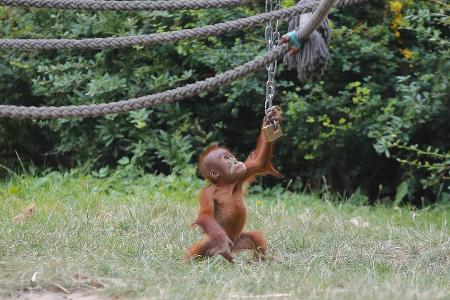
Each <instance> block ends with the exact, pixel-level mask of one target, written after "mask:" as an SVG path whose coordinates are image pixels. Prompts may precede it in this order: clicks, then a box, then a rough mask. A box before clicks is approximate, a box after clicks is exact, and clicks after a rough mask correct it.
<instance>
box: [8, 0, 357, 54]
mask: <svg viewBox="0 0 450 300" xmlns="http://www.w3.org/2000/svg"><path fill="white" fill-rule="evenodd" d="M0 1H5V0H0ZM363 1H365V0H340V1H338V2H337V6H344V5H348V4H349V3H351V4H353V3H357V2H363ZM317 5H318V3H317V2H315V3H311V2H309V3H307V4H301V3H300V4H299V5H296V6H293V7H290V8H285V9H280V10H276V11H273V12H269V13H263V14H259V15H255V16H251V17H246V18H241V19H237V20H233V21H228V22H224V23H218V24H214V25H207V26H204V27H198V28H194V29H183V30H178V31H172V32H163V33H154V34H146V35H137V36H126V37H109V38H89V39H81V40H76V39H0V49H27V50H33V49H45V50H50V49H100V48H123V47H130V46H134V45H151V44H156V43H166V42H176V41H181V40H187V39H194V38H201V37H208V36H217V35H221V34H224V33H226V32H230V31H233V30H238V29H245V28H249V27H252V26H255V25H258V24H262V23H266V22H267V21H269V20H270V19H280V18H291V17H293V16H296V15H299V14H302V13H305V12H310V11H313V10H314V9H315V8H316V7H317ZM305 36H309V35H305Z"/></svg>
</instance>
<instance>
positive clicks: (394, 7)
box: [389, 1, 403, 15]
mask: <svg viewBox="0 0 450 300" xmlns="http://www.w3.org/2000/svg"><path fill="white" fill-rule="evenodd" d="M389 5H390V9H391V11H392V12H393V13H395V14H396V15H399V14H400V13H401V12H402V9H403V4H402V3H401V2H400V1H391V2H390V3H389Z"/></svg>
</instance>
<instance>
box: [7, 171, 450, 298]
mask: <svg viewBox="0 0 450 300" xmlns="http://www.w3.org/2000/svg"><path fill="white" fill-rule="evenodd" d="M201 186H202V182H200V181H198V180H196V179H192V178H190V177H188V176H185V177H178V178H177V177H175V176H169V177H164V176H144V177H142V178H140V179H136V180H133V181H131V180H128V181H127V180H120V179H119V178H107V179H95V178H92V177H91V176H84V175H61V174H58V173H52V174H49V175H48V176H46V177H41V178H34V177H31V176H29V177H27V176H25V177H20V178H19V177H15V178H13V179H10V180H8V181H3V182H0V298H3V297H7V296H13V297H14V296H17V295H18V294H20V293H22V292H23V291H26V290H33V289H37V290H40V289H49V288H52V287H54V286H55V284H56V285H60V286H62V287H64V288H66V289H68V290H69V291H75V290H77V289H80V288H88V289H92V293H96V294H100V295H106V296H107V297H110V296H119V297H120V296H122V297H124V298H132V297H146V298H150V299H238V298H239V296H250V295H268V294H276V293H283V294H289V295H290V296H288V297H286V298H287V299H300V298H301V299H331V298H332V299H449V298H450V237H449V227H448V226H449V225H448V219H449V217H448V215H449V210H448V208H445V207H433V208H428V209H423V210H417V211H415V210H412V209H410V208H397V209H392V208H388V207H386V206H381V205H380V206H377V207H368V206H352V205H350V204H348V203H341V204H339V203H334V204H333V203H330V202H328V201H324V200H319V199H317V197H315V196H314V195H308V194H292V193H283V192H280V191H276V190H273V191H263V192H255V193H251V195H250V196H249V198H248V200H247V203H248V207H249V222H248V226H247V228H249V229H262V230H263V231H264V232H265V233H266V235H267V239H268V240H269V244H270V254H271V255H274V256H277V257H280V258H282V261H281V262H274V261H269V262H262V263H257V264H251V263H248V260H247V259H248V258H249V254H247V253H242V254H240V255H238V257H237V260H236V263H235V264H230V263H227V262H226V261H224V260H223V259H221V258H220V257H217V258H213V259H207V260H204V261H200V262H195V263H190V264H185V263H183V262H182V255H183V249H184V248H185V247H186V246H188V245H190V244H191V243H193V242H194V241H196V240H197V239H199V238H200V237H201V234H200V232H199V230H194V229H192V228H191V227H190V224H191V223H192V221H193V220H194V218H195V215H196V212H197V191H198V189H199V188H200V187H201ZM32 202H34V203H36V206H37V209H38V211H37V213H36V214H35V215H34V216H33V217H32V218H31V219H30V220H29V221H28V222H26V223H25V224H22V225H17V224H14V223H13V222H12V219H13V217H14V216H15V215H17V214H18V213H19V212H20V211H21V210H22V209H23V208H24V207H26V205H28V204H29V203H32ZM35 272H38V273H37V275H36V282H35V283H34V284H32V283H31V278H32V276H33V274H34V273H35ZM77 274H81V275H82V277H81V278H80V277H79V276H77ZM84 276H86V277H84ZM102 284H104V287H103V288H98V287H99V286H101V285H102ZM95 287H97V288H98V289H94V288H95ZM268 298H269V299H270V297H268ZM272 298H274V297H272Z"/></svg>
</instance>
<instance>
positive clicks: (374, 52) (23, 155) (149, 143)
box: [0, 0, 450, 205]
mask: <svg viewBox="0 0 450 300" xmlns="http://www.w3.org/2000/svg"><path fill="white" fill-rule="evenodd" d="M285 2H287V3H285V6H286V5H292V4H293V1H285ZM261 4H263V3H261ZM262 10H263V7H262V6H255V7H252V8H235V9H228V10H226V9H223V10H219V9H218V10H203V11H182V12H171V13H166V12H154V13H151V12H127V13H123V12H98V13H93V12H76V11H59V10H51V9H45V10H44V9H15V8H6V7H2V8H0V19H1V22H0V35H1V36H2V37H9V38H58V37H59V38H84V37H108V36H124V35H132V34H143V33H152V32H161V31H169V30H178V29H181V28H192V27H196V26H202V25H206V24H212V23H216V22H220V21H225V20H231V19H236V18H240V17H244V16H247V15H252V14H255V13H258V12H261V11H262ZM448 10H449V6H448V4H445V3H444V2H441V1H438V0H423V1H412V0H397V1H371V3H368V4H363V5H358V6H356V7H349V8H345V9H336V10H334V11H333V13H332V16H331V20H332V27H333V29H334V34H333V41H332V45H331V49H330V51H331V55H332V59H331V62H330V63H329V66H328V69H327V71H326V73H325V75H324V76H323V79H322V81H320V82H310V83H307V84H304V85H301V84H299V83H298V82H297V80H296V74H295V73H294V72H290V71H286V70H285V69H284V68H283V66H281V70H280V71H279V74H278V82H277V85H278V95H277V98H276V101H277V103H278V104H280V105H281V106H282V108H283V110H284V117H285V122H284V131H285V132H286V136H285V137H284V138H283V139H282V140H281V141H280V142H279V143H278V145H277V150H276V153H277V155H276V160H277V162H276V165H277V166H278V168H279V169H280V170H281V172H282V173H283V174H284V175H285V178H284V185H285V186H287V188H289V189H314V190H319V191H338V192H340V193H341V195H345V193H346V194H347V195H348V194H350V193H352V194H353V196H352V197H351V198H350V200H352V201H367V199H371V200H373V201H394V202H395V203H396V204H399V203H400V202H401V201H404V200H406V199H407V200H409V201H410V202H412V203H414V204H416V205H422V204H426V203H430V202H435V201H441V202H446V201H450V190H449V179H450V152H449V149H450V122H449V121H450V100H449V94H450V93H449V78H450V59H449V58H450V45H449V44H450V41H449V27H450V26H449V22H450V20H449V17H448ZM263 30H264V28H263V26H261V27H258V28H252V29H249V30H247V31H245V32H233V33H229V34H226V35H224V36H220V37H212V38H208V39H204V40H195V41H187V42H181V43H176V44H166V45H158V46H151V47H134V48H128V49H115V50H114V49H105V50H102V51H91V50H75V51H0V55H1V58H0V90H1V93H2V100H1V103H7V104H16V105H19V104H22V105H35V106H40V105H69V104H85V103H93V102H95V103H100V102H107V101H117V100H122V99H127V98H131V97H135V96H141V95H146V94H151V93H155V92H159V91H163V90H166V89H169V88H173V87H176V86H180V85H183V84H186V83H189V82H194V81H196V80H200V79H204V78H207V77H210V76H212V75H214V74H216V73H220V72H223V71H225V70H228V69H230V68H232V67H234V66H237V65H240V64H242V63H243V62H246V61H248V60H251V59H252V58H254V57H255V56H257V55H259V54H261V53H263V51H265V43H264V38H263V36H264V34H263ZM285 30H286V22H283V31H285ZM264 82H265V72H264V70H261V72H260V73H258V74H255V75H254V76H250V77H248V78H247V79H245V80H240V81H237V82H235V83H233V84H232V85H230V86H227V87H223V88H221V89H219V90H217V91H215V92H212V93H207V94H202V95H199V96H198V97H196V98H193V99H188V100H185V101H182V102H179V103H177V104H171V105H163V106H160V107H156V108H154V109H147V110H141V111H135V112H131V113H128V114H123V115H111V116H107V117H99V118H91V119H85V120H80V119H73V120H56V121H17V120H5V119H1V120H0V159H1V160H0V166H1V167H0V172H3V173H0V174H3V175H6V174H7V172H6V171H5V170H6V169H7V168H10V169H13V170H14V169H15V170H26V171H31V172H35V171H41V170H45V169H48V168H53V169H55V168H71V167H79V166H86V165H88V167H92V168H93V169H94V170H97V171H96V172H95V174H96V175H97V176H106V175H108V172H111V170H113V169H117V168H118V169H120V170H122V171H124V172H123V173H125V174H127V175H128V176H137V175H139V173H140V172H142V171H146V172H164V173H168V172H183V171H184V170H185V169H190V170H192V168H191V167H190V166H192V164H193V163H195V161H196V156H197V155H198V154H199V153H200V152H201V150H202V149H203V148H204V147H205V146H206V145H207V144H209V143H212V142H215V141H218V142H221V143H225V144H226V145H228V146H229V147H230V148H231V149H232V150H234V151H236V153H238V154H241V155H242V156H241V158H242V159H244V158H245V157H244V154H246V153H248V152H249V151H250V150H251V149H252V147H253V146H254V143H255V139H256V136H257V132H258V130H259V124H260V121H261V118H262V115H263V102H264V101H263V99H264V95H263V93H264V88H263V87H264ZM19 158H20V159H19ZM277 182H279V181H277ZM266 183H268V184H270V183H271V182H270V180H268V181H267V182H266Z"/></svg>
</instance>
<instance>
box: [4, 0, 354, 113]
mask: <svg viewBox="0 0 450 300" xmlns="http://www.w3.org/2000/svg"><path fill="white" fill-rule="evenodd" d="M353 1H358V2H360V0H353ZM333 2H334V0H322V2H321V5H320V6H319V8H318V9H317V11H316V12H315V14H314V16H315V17H313V18H311V21H310V22H311V24H315V23H316V22H317V20H316V19H317V18H319V17H321V16H324V15H326V13H327V12H328V10H329V9H330V8H331V5H332V3H333ZM312 30H314V28H313V27H312V25H310V24H307V25H306V26H305V27H304V29H301V30H299V31H298V32H297V34H298V35H299V37H300V38H306V37H307V35H306V34H308V33H310V32H312ZM288 50H289V46H288V45H287V44H283V45H280V46H278V47H277V48H275V49H273V50H272V51H270V52H269V53H267V54H266V55H264V56H263V57H259V58H256V59H255V60H252V61H250V62H247V63H245V64H244V65H241V66H239V67H236V68H235V69H233V70H229V71H227V72H225V73H223V74H219V75H217V76H215V77H211V78H208V79H206V80H203V81H198V82H195V83H192V84H188V85H185V86H183V87H178V88H175V89H172V90H168V91H165V92H162V93H157V94H154V95H148V96H143V97H139V98H133V99H129V100H122V101H119V102H112V103H103V104H90V105H80V106H59V107H54V106H50V107H33V106H31V107H25V106H14V105H0V117H10V118H18V119H57V118H67V117H94V116H100V115H106V114H111V113H121V112H127V111H131V110H136V109H141V108H147V107H151V106H155V105H158V104H162V103H171V102H175V101H178V100H182V99H185V98H188V97H191V96H194V95H196V94H199V93H200V92H204V91H210V90H213V89H216V88H217V87H219V86H222V85H226V84H228V83H230V82H232V81H234V80H236V79H239V78H242V77H244V76H246V75H248V74H250V73H252V72H255V71H256V70H258V69H259V68H262V67H263V66H266V65H268V64H270V63H271V62H274V61H275V60H278V59H280V58H281V57H283V56H284V55H285V54H286V53H287V51H288Z"/></svg>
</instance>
